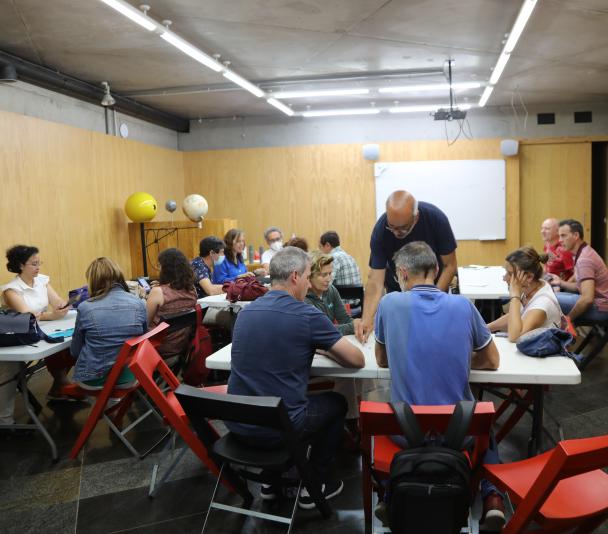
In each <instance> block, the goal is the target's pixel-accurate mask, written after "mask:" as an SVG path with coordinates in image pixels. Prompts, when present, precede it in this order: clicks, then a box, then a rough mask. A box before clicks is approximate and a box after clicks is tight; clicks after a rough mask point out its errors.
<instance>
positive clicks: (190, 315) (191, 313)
mask: <svg viewBox="0 0 608 534" xmlns="http://www.w3.org/2000/svg"><path fill="white" fill-rule="evenodd" d="M196 306H197V307H198V308H199V310H197V309H196V308H194V309H192V310H187V311H184V312H179V313H176V314H173V315H163V316H162V317H161V321H162V322H165V323H167V324H168V325H169V329H168V330H167V334H171V333H173V332H177V331H178V330H182V329H184V328H188V327H189V326H190V327H194V326H196V324H197V316H198V315H199V314H200V318H201V321H200V323H202V313H201V312H200V304H198V303H197V305H196Z"/></svg>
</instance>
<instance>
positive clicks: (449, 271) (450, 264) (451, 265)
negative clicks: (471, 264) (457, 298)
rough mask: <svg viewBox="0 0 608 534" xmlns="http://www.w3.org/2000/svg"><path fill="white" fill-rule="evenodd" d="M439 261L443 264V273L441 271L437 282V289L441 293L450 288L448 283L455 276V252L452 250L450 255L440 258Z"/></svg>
mask: <svg viewBox="0 0 608 534" xmlns="http://www.w3.org/2000/svg"><path fill="white" fill-rule="evenodd" d="M441 261H442V262H443V271H441V276H439V280H437V287H438V288H439V289H441V291H446V292H447V290H448V288H449V287H450V282H451V281H452V279H453V278H454V276H456V272H457V271H458V260H457V259H456V251H455V250H454V251H453V252H451V253H450V254H446V255H445V256H441Z"/></svg>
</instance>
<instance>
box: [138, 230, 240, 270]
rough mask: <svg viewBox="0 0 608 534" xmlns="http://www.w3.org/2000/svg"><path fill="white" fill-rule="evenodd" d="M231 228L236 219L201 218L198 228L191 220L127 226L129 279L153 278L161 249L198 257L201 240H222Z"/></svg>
mask: <svg viewBox="0 0 608 534" xmlns="http://www.w3.org/2000/svg"><path fill="white" fill-rule="evenodd" d="M231 228H238V221H237V220H236V219H205V220H204V221H203V223H202V228H199V227H198V225H197V223H195V222H192V221H151V222H146V223H129V250H130V253H131V277H132V278H136V277H139V276H150V277H151V278H156V277H158V273H159V270H158V267H159V265H158V254H159V253H160V252H161V251H162V250H165V249H166V248H171V247H175V248H178V249H180V250H181V251H182V252H183V253H184V254H185V255H186V257H187V258H188V259H189V260H191V259H193V258H195V257H196V256H198V252H199V248H198V246H199V243H200V241H201V239H203V237H207V236H210V235H214V236H216V237H219V238H220V239H223V238H224V235H225V234H226V232H227V231H228V230H230V229H231ZM144 250H145V253H146V261H145V262H144V256H143V251H144ZM146 267H147V268H146ZM145 271H147V273H146V272H145Z"/></svg>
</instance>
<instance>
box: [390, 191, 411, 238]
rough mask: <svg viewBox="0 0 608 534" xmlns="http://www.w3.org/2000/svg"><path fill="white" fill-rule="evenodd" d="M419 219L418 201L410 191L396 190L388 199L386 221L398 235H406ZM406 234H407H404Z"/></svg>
mask: <svg viewBox="0 0 608 534" xmlns="http://www.w3.org/2000/svg"><path fill="white" fill-rule="evenodd" d="M417 220H418V201H417V200H416V199H415V198H414V195H412V194H411V193H409V192H408V191H395V192H393V193H391V195H390V196H389V197H388V198H387V199H386V222H387V225H388V227H389V228H390V229H391V230H393V233H394V234H395V235H396V236H397V237H400V238H401V237H405V235H407V234H408V233H409V232H410V230H411V229H412V228H413V226H414V224H416V221H417ZM404 234H405V235H404Z"/></svg>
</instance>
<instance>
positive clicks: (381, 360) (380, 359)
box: [375, 340, 388, 369]
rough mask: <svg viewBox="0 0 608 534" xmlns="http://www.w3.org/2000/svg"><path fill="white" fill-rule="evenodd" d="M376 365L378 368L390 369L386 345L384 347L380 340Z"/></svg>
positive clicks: (377, 346)
mask: <svg viewBox="0 0 608 534" xmlns="http://www.w3.org/2000/svg"><path fill="white" fill-rule="evenodd" d="M375 352H376V363H377V364H378V367H383V368H385V369H386V368H387V367H388V356H387V355H386V345H383V344H382V343H380V342H379V341H378V340H376V348H375Z"/></svg>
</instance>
